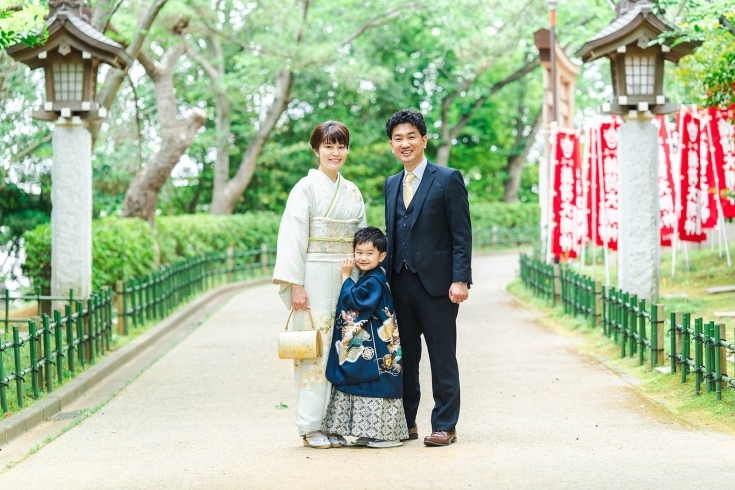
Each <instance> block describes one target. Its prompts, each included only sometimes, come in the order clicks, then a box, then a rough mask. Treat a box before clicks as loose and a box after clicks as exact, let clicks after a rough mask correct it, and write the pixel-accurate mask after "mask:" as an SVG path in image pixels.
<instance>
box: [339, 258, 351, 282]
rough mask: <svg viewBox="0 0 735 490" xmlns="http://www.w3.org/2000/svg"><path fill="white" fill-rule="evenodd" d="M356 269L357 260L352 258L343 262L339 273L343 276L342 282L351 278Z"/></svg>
mask: <svg viewBox="0 0 735 490" xmlns="http://www.w3.org/2000/svg"><path fill="white" fill-rule="evenodd" d="M354 267H355V259H353V258H352V257H347V258H346V259H344V260H342V263H341V264H340V269H339V272H340V274H341V275H342V281H345V280H346V279H347V278H348V277H350V274H352V269H354Z"/></svg>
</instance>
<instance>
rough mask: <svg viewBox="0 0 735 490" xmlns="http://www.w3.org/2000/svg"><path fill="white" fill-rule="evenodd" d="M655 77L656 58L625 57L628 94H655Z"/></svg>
mask: <svg viewBox="0 0 735 490" xmlns="http://www.w3.org/2000/svg"><path fill="white" fill-rule="evenodd" d="M655 78H656V58H654V57H653V56H626V57H625V86H626V91H627V93H628V95H653V92H654V81H655Z"/></svg>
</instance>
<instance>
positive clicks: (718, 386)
mask: <svg viewBox="0 0 735 490" xmlns="http://www.w3.org/2000/svg"><path fill="white" fill-rule="evenodd" d="M714 323H715V322H712V337H714V345H713V347H714V349H713V350H714V352H713V357H714V359H713V360H714V361H715V365H714V368H715V373H714V374H715V377H714V379H713V383H714V385H715V386H714V390H715V394H716V398H717V401H720V400H722V379H721V377H722V367H721V366H722V364H721V362H722V356H721V355H720V354H721V351H720V349H722V346H721V345H720V331H721V330H720V324H717V325H715V324H714Z"/></svg>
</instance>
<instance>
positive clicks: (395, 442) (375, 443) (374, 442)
mask: <svg viewBox="0 0 735 490" xmlns="http://www.w3.org/2000/svg"><path fill="white" fill-rule="evenodd" d="M398 446H403V443H402V442H401V441H399V440H398V439H393V440H390V441H381V440H377V439H371V440H370V441H368V443H367V447H374V448H378V449H382V448H386V447H398Z"/></svg>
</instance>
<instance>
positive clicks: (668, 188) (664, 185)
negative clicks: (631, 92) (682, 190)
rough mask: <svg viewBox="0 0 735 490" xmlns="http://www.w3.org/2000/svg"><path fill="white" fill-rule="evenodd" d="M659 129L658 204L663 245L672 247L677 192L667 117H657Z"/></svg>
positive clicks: (654, 120) (655, 119) (655, 121)
mask: <svg viewBox="0 0 735 490" xmlns="http://www.w3.org/2000/svg"><path fill="white" fill-rule="evenodd" d="M653 124H654V126H656V127H657V128H658V202H659V213H660V221H659V235H660V240H661V245H662V246H666V247H670V246H671V243H672V240H673V238H674V231H675V230H676V204H675V202H676V190H675V187H674V177H673V175H672V173H671V170H672V168H671V131H670V129H669V125H668V121H667V119H666V116H656V117H655V118H654V119H653Z"/></svg>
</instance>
